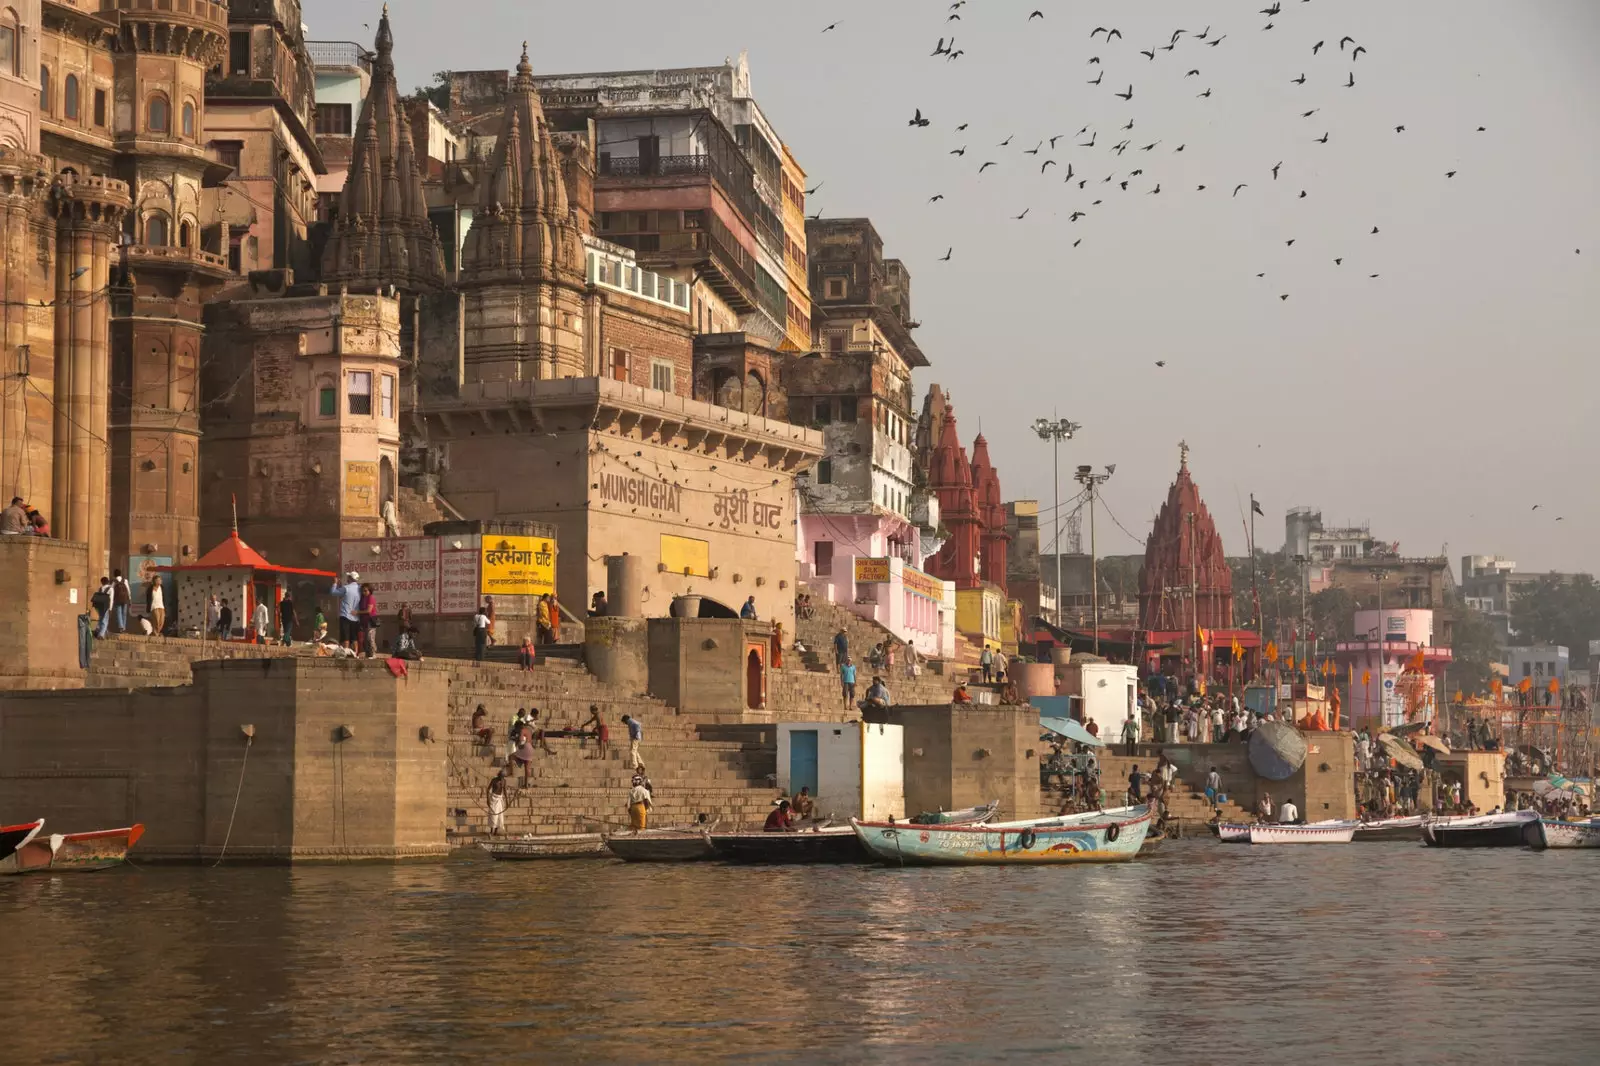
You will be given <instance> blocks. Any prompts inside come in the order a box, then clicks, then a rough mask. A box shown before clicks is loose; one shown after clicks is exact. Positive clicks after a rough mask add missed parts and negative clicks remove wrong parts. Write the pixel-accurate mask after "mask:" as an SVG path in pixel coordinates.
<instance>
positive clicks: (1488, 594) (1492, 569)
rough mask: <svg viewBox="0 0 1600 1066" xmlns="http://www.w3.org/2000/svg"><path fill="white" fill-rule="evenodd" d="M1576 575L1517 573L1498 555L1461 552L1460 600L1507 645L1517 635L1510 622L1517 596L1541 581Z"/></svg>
mask: <svg viewBox="0 0 1600 1066" xmlns="http://www.w3.org/2000/svg"><path fill="white" fill-rule="evenodd" d="M1575 576H1577V575H1575V574H1563V573H1555V572H1548V573H1535V572H1532V571H1525V572H1522V573H1518V572H1517V564H1516V563H1515V562H1514V561H1512V560H1510V559H1502V558H1501V557H1500V556H1498V555H1463V556H1462V557H1461V602H1462V603H1463V604H1464V605H1465V606H1467V607H1470V608H1472V609H1473V610H1476V611H1478V612H1480V613H1482V614H1483V615H1484V616H1485V617H1486V618H1488V620H1489V623H1490V624H1491V625H1493V626H1494V630H1495V635H1496V637H1497V638H1498V639H1499V641H1500V646H1501V647H1509V646H1510V645H1511V644H1512V643H1513V642H1514V641H1515V640H1516V638H1517V633H1516V630H1515V629H1513V628H1512V625H1511V611H1512V605H1513V604H1514V603H1515V602H1516V600H1517V597H1518V596H1520V595H1522V594H1523V593H1525V592H1527V591H1528V590H1529V589H1530V588H1532V587H1534V586H1535V585H1538V584H1539V583H1540V582H1542V581H1547V580H1550V579H1555V580H1558V581H1561V582H1567V581H1570V580H1572V578H1574V577H1575Z"/></svg>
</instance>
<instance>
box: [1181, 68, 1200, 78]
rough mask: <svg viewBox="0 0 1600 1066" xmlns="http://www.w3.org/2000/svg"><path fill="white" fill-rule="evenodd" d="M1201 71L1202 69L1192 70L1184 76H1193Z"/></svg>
mask: <svg viewBox="0 0 1600 1066" xmlns="http://www.w3.org/2000/svg"><path fill="white" fill-rule="evenodd" d="M1199 73H1200V71H1198V70H1191V71H1190V72H1189V73H1187V74H1185V75H1184V77H1185V78H1192V77H1194V76H1195V75H1196V74H1199Z"/></svg>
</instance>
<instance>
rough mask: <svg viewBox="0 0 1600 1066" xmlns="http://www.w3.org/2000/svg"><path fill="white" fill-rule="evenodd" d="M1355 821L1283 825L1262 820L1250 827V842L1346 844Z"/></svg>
mask: <svg viewBox="0 0 1600 1066" xmlns="http://www.w3.org/2000/svg"><path fill="white" fill-rule="evenodd" d="M1355 832H1356V823H1355V822H1344V821H1331V822H1311V823H1309V824H1306V825H1284V824H1281V823H1276V822H1262V823H1261V824H1259V825H1253V826H1251V827H1250V843H1252V844H1348V843H1350V839H1351V837H1353V836H1355Z"/></svg>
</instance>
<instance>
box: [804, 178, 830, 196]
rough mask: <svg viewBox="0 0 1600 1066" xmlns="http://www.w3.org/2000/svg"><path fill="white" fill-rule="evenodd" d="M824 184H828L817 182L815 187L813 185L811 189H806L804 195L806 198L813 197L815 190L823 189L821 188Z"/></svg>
mask: <svg viewBox="0 0 1600 1066" xmlns="http://www.w3.org/2000/svg"><path fill="white" fill-rule="evenodd" d="M826 184H828V183H827V182H825V181H819V182H817V183H816V184H815V185H813V186H811V188H809V189H807V190H806V195H807V196H812V195H814V194H815V193H816V191H817V190H818V189H820V188H822V187H823V186H824V185H826Z"/></svg>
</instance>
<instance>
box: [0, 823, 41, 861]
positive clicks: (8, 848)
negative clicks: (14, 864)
mask: <svg viewBox="0 0 1600 1066" xmlns="http://www.w3.org/2000/svg"><path fill="white" fill-rule="evenodd" d="M43 828H44V819H43V818H40V819H37V820H35V821H32V822H23V823H22V824H21V825H6V826H0V860H3V861H7V862H9V861H10V859H11V856H12V855H13V854H15V853H16V850H17V849H18V848H20V847H22V846H23V845H24V844H26V843H28V841H30V840H32V839H33V838H34V837H36V836H38V835H39V830H41V829H43Z"/></svg>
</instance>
